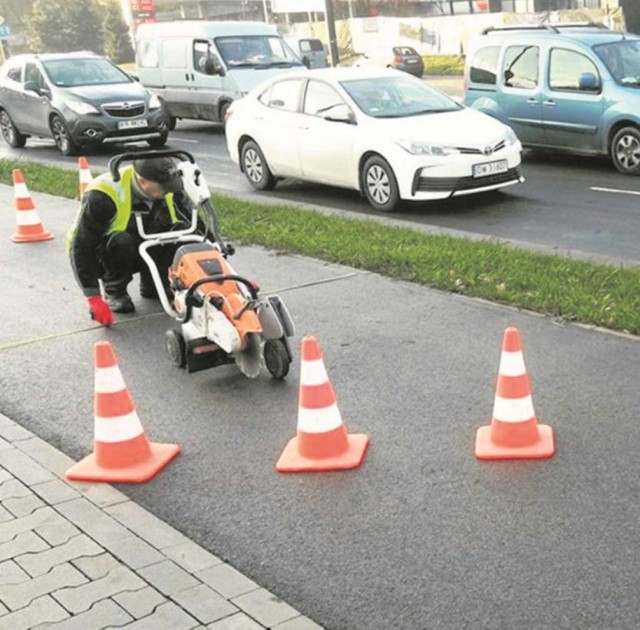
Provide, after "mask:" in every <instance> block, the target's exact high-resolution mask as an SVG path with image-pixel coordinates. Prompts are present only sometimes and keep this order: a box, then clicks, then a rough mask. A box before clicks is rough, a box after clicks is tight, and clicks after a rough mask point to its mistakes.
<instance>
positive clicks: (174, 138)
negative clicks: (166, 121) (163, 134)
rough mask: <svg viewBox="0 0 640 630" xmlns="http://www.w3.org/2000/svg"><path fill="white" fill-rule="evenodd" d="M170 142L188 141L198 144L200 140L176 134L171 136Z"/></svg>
mask: <svg viewBox="0 0 640 630" xmlns="http://www.w3.org/2000/svg"><path fill="white" fill-rule="evenodd" d="M171 141H172V142H174V141H175V142H189V143H190V144H198V143H199V142H200V140H189V138H177V137H176V136H171Z"/></svg>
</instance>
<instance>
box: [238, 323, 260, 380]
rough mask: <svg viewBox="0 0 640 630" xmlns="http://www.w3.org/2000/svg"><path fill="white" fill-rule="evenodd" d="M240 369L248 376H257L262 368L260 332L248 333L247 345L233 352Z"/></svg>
mask: <svg viewBox="0 0 640 630" xmlns="http://www.w3.org/2000/svg"><path fill="white" fill-rule="evenodd" d="M233 356H234V358H235V360H236V364H237V365H238V367H239V368H240V371H241V372H242V373H243V374H244V375H245V376H247V377H248V378H256V377H257V376H258V374H260V371H261V370H262V338H261V336H260V335H259V334H258V333H247V335H246V337H245V346H244V348H243V349H242V350H240V351H239V352H235V353H234V354H233Z"/></svg>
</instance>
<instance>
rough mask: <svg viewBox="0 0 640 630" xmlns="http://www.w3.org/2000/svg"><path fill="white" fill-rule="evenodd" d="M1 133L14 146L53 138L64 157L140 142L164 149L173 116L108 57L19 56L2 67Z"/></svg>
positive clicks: (0, 93) (81, 55) (69, 55)
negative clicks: (107, 146)
mask: <svg viewBox="0 0 640 630" xmlns="http://www.w3.org/2000/svg"><path fill="white" fill-rule="evenodd" d="M0 131H1V132H2V136H3V137H4V139H5V141H6V142H7V144H9V145H10V146H12V147H23V146H24V145H25V143H26V141H27V138H29V137H30V136H37V137H43V138H53V140H54V141H55V143H56V145H57V147H58V149H59V150H60V151H61V152H62V153H63V154H64V155H74V154H77V153H78V152H79V151H80V150H83V151H84V152H87V151H88V150H90V149H91V148H95V147H97V146H98V145H101V144H103V143H114V142H132V141H136V142H137V141H140V140H145V141H146V142H147V143H148V144H149V145H150V146H151V147H152V148H159V147H161V146H163V145H164V144H165V143H166V141H167V136H168V134H169V117H168V115H167V113H166V112H165V110H164V108H163V106H162V103H161V102H160V100H159V99H158V97H157V96H154V95H152V94H151V93H150V92H149V91H148V90H147V89H146V88H144V87H143V86H142V85H141V84H140V83H138V82H137V81H135V80H134V79H133V78H132V77H131V76H130V75H128V74H127V73H125V72H124V71H123V70H121V69H120V68H118V66H116V65H115V64H113V63H112V62H111V61H109V60H108V59H106V58H104V57H100V56H99V55H95V54H93V53H91V52H75V53H60V54H42V55H16V56H15V57H11V58H10V59H8V60H7V61H6V62H5V63H4V64H3V65H2V68H0Z"/></svg>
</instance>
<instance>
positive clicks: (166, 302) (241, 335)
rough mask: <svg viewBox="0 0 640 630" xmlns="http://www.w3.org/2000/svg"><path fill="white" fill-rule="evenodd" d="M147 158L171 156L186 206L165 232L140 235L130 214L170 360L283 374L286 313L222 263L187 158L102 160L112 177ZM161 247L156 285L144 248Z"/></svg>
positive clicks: (202, 192) (224, 255)
mask: <svg viewBox="0 0 640 630" xmlns="http://www.w3.org/2000/svg"><path fill="white" fill-rule="evenodd" d="M155 157H170V158H174V162H176V169H177V171H178V172H179V174H180V176H181V178H182V184H183V188H184V193H185V194H186V196H187V197H188V198H189V199H190V200H191V202H192V204H193V207H192V211H191V217H190V218H189V217H185V216H182V214H181V213H180V210H179V209H178V208H177V207H176V211H177V212H178V213H179V214H180V218H181V219H183V220H184V221H185V224H187V225H189V224H190V225H189V227H188V228H185V229H180V230H174V231H170V232H162V233H155V234H147V233H146V232H145V229H144V225H143V219H144V213H143V212H134V216H135V221H136V226H137V229H138V233H139V234H140V237H141V239H142V242H141V244H140V247H139V252H140V256H141V257H142V259H143V260H144V261H145V263H146V264H147V266H148V268H149V272H150V274H151V277H152V279H153V282H154V285H155V287H156V290H157V292H158V296H159V298H160V302H161V304H162V307H163V308H164V310H165V311H166V313H167V314H168V315H169V316H170V317H172V318H173V319H174V320H175V321H176V322H177V323H178V324H179V327H177V328H172V329H171V330H168V331H167V332H166V335H165V342H166V348H167V352H168V354H169V357H170V359H171V361H172V362H173V363H174V364H175V365H177V366H179V367H182V368H186V369H187V371H188V372H190V373H191V372H198V371H200V370H205V369H208V368H211V367H216V366H218V365H224V364H229V363H236V365H237V366H238V368H239V369H240V371H241V372H242V373H243V374H245V375H246V376H248V377H249V378H256V377H257V376H258V375H259V374H260V373H261V371H262V368H263V366H265V367H266V369H267V370H268V372H269V373H270V374H271V376H272V377H273V378H277V379H282V378H284V377H285V376H286V375H287V373H288V372H289V366H290V364H291V360H292V355H291V348H290V346H289V342H288V338H289V337H292V336H293V335H294V324H293V321H292V319H291V316H290V314H289V311H288V310H287V307H286V306H285V304H284V302H283V301H282V299H281V298H280V297H279V296H278V295H266V296H263V295H260V293H259V288H258V286H257V285H256V284H255V283H254V282H252V281H250V280H248V279H247V278H244V277H243V276H241V275H238V274H237V273H236V272H235V270H234V269H233V268H232V267H231V265H230V264H229V261H228V260H227V259H228V257H229V256H231V255H232V254H233V253H234V248H233V246H232V245H231V244H229V243H225V242H224V241H223V240H222V238H221V236H220V232H219V229H218V216H217V213H216V211H215V209H214V207H213V205H212V203H211V194H210V191H209V188H208V186H207V183H206V181H205V178H204V175H203V173H202V171H201V170H200V168H199V167H198V165H197V164H196V162H195V159H194V158H193V156H192V155H191V154H190V153H187V152H186V151H170V150H164V151H146V152H136V153H123V154H120V155H116V156H114V157H113V158H112V159H111V160H110V162H109V170H110V171H111V176H112V177H113V179H114V181H118V179H119V178H120V174H119V166H120V165H121V164H122V163H123V162H125V161H133V160H137V159H141V158H155ZM166 245H173V247H175V248H176V251H175V255H174V257H173V263H172V264H171V266H170V268H169V272H168V278H167V279H166V281H165V282H163V280H162V278H161V276H160V272H159V271H158V268H157V265H156V264H155V262H154V260H153V258H152V257H151V256H150V254H149V249H151V248H152V247H162V246H166Z"/></svg>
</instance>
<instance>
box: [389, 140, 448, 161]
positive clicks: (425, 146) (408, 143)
mask: <svg viewBox="0 0 640 630" xmlns="http://www.w3.org/2000/svg"><path fill="white" fill-rule="evenodd" d="M396 143H397V144H398V145H399V146H401V147H402V148H403V149H404V150H405V151H407V153H411V154H412V155H434V156H440V157H442V156H446V155H454V154H456V153H460V151H459V150H458V149H456V148H455V147H446V146H443V145H440V144H429V143H428V142H420V141H419V140H409V139H406V138H398V139H396Z"/></svg>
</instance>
